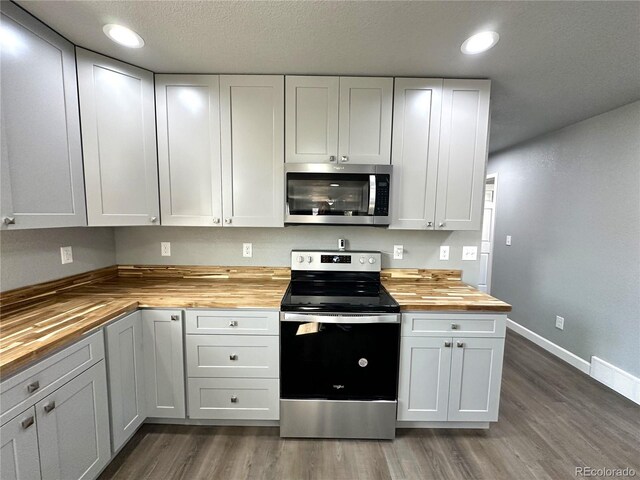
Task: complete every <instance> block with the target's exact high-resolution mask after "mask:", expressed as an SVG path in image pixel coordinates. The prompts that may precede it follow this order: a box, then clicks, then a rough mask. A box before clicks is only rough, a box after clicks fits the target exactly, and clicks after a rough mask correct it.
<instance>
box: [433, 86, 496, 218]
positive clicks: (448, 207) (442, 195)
mask: <svg viewBox="0 0 640 480" xmlns="http://www.w3.org/2000/svg"><path fill="white" fill-rule="evenodd" d="M490 85H491V82H490V81H489V80H445V81H444V85H443V90H442V125H441V130H440V153H439V155H438V158H439V159H438V187H437V198H436V228H437V229H440V230H479V229H480V220H481V217H482V206H483V199H482V192H483V191H484V183H485V179H484V172H485V166H486V163H487V142H488V137H489V89H490Z"/></svg>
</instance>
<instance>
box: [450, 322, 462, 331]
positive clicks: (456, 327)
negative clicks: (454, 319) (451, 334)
mask: <svg viewBox="0 0 640 480" xmlns="http://www.w3.org/2000/svg"><path fill="white" fill-rule="evenodd" d="M458 328H460V325H458V324H457V323H452V324H451V330H458Z"/></svg>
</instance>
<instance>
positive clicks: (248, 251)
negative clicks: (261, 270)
mask: <svg viewBox="0 0 640 480" xmlns="http://www.w3.org/2000/svg"><path fill="white" fill-rule="evenodd" d="M242 256H243V257H253V244H252V243H243V244H242Z"/></svg>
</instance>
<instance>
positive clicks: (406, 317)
mask: <svg viewBox="0 0 640 480" xmlns="http://www.w3.org/2000/svg"><path fill="white" fill-rule="evenodd" d="M505 329H506V316H505V315H481V314H480V315H477V314H476V315H474V314H469V315H463V314H458V315H456V314H412V313H405V314H403V315H402V335H403V336H407V337H413V336H446V337H468V336H474V337H504V336H505Z"/></svg>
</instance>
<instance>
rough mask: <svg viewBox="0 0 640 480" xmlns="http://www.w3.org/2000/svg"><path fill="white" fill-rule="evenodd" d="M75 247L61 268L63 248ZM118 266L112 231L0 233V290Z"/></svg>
mask: <svg viewBox="0 0 640 480" xmlns="http://www.w3.org/2000/svg"><path fill="white" fill-rule="evenodd" d="M68 246H71V247H72V248H73V263H67V264H65V265H62V263H61V261H60V247H68ZM115 263H116V255H115V241H114V234H113V229H111V228H51V229H42V230H40V229H38V230H14V231H3V232H2V233H1V234H0V267H1V268H0V270H1V274H0V290H1V291H6V290H11V289H14V288H18V287H23V286H25V285H31V284H34V283H40V282H46V281H48V280H55V279H58V278H61V277H66V276H69V275H75V274H77V273H82V272H86V271H89V270H95V269H97V268H102V267H106V266H109V265H114V264H115Z"/></svg>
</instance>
